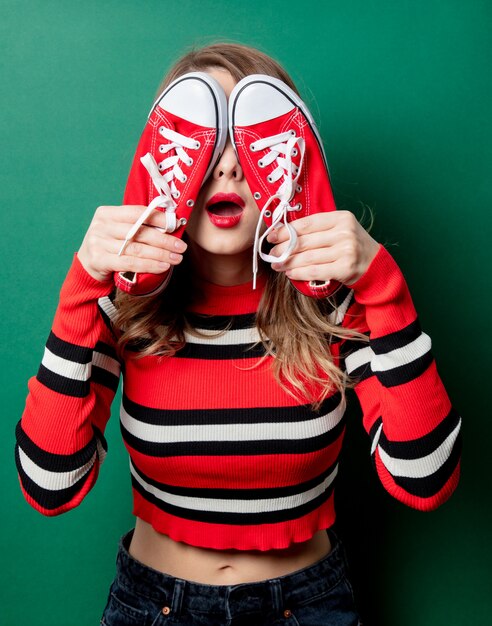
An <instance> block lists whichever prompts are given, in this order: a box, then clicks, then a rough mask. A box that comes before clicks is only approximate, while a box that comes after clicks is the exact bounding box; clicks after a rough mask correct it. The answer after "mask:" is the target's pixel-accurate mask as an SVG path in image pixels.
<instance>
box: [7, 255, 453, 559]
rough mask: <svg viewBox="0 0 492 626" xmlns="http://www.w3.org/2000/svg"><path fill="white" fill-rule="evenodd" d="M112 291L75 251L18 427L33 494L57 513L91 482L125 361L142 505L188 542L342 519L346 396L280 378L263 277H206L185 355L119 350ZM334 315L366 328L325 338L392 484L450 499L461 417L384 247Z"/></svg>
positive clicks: (402, 496)
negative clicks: (290, 388) (363, 338)
mask: <svg viewBox="0 0 492 626" xmlns="http://www.w3.org/2000/svg"><path fill="white" fill-rule="evenodd" d="M110 292H111V284H110V283H109V282H107V283H106V282H104V283H103V282H98V281H96V280H95V279H93V278H92V277H91V276H89V275H88V274H87V273H86V272H85V270H84V269H83V267H82V265H81V264H80V262H79V260H78V258H77V256H75V258H74V262H73V264H72V267H71V269H70V271H69V273H68V275H67V278H66V280H65V282H64V284H63V287H62V290H61V295H60V302H59V306H58V309H57V312H56V316H55V320H54V324H53V327H52V331H51V334H50V336H49V338H48V342H47V345H46V350H45V353H44V357H43V361H42V364H41V366H40V368H39V371H38V374H37V376H35V377H33V378H32V379H31V380H30V381H29V395H28V398H27V401H26V408H25V411H24V413H23V416H22V419H21V420H20V421H19V423H18V424H17V427H16V440H17V444H16V447H15V456H16V464H17V469H18V474H19V480H20V485H21V489H22V492H23V494H24V496H25V498H26V500H27V502H28V503H29V504H31V505H32V506H33V507H34V508H35V509H37V510H38V511H40V512H41V513H43V514H45V515H58V514H60V513H63V512H65V511H68V510H70V509H72V508H74V507H76V506H77V505H78V504H80V502H81V501H82V500H83V498H84V497H85V496H86V495H87V493H88V492H89V490H90V489H91V488H92V486H93V485H94V483H95V481H96V478H97V476H98V473H99V468H100V466H101V464H102V462H103V460H104V458H105V455H106V451H107V443H106V440H105V437H104V431H105V427H106V423H107V421H108V418H109V416H110V406H111V402H112V400H113V397H114V394H115V392H116V389H117V386H118V381H119V377H120V369H121V370H122V371H123V379H124V380H123V393H122V403H121V412H120V424H121V432H122V436H123V440H124V443H125V446H126V448H127V450H128V453H129V464H130V474H131V481H132V489H133V502H134V506H133V513H134V515H136V516H138V517H140V518H141V519H143V520H145V521H147V522H149V523H150V524H152V526H153V527H154V528H155V529H156V530H157V531H158V532H162V533H165V534H167V535H169V536H170V537H171V538H172V539H174V540H176V541H183V542H185V543H189V544H192V545H195V546H202V547H207V548H215V549H229V548H235V549H240V550H253V549H257V550H269V549H274V548H284V547H286V546H288V545H290V544H291V543H293V542H300V541H305V540H307V539H309V538H310V537H311V536H312V535H313V534H314V533H315V532H316V531H317V530H320V529H324V528H328V527H329V526H331V525H332V524H333V522H334V519H335V510H334V499H333V490H334V485H335V482H336V476H337V471H338V460H339V455H340V450H341V447H342V442H343V438H344V432H345V418H344V412H345V406H344V401H343V399H342V397H341V395H340V394H339V393H333V394H332V395H330V396H329V397H328V398H327V399H326V400H325V401H324V402H323V403H322V405H321V407H320V408H319V409H318V410H313V409H312V407H311V405H310V404H309V402H307V401H306V402H304V403H303V402H302V401H301V400H297V401H296V400H295V399H294V398H293V397H292V396H291V395H290V394H288V393H287V392H286V391H285V390H283V389H282V388H281V387H280V386H279V385H278V383H276V382H275V379H274V377H273V374H272V371H271V358H272V357H266V358H263V357H264V352H263V347H262V345H261V344H258V340H259V337H258V334H257V331H256V329H255V312H256V310H257V307H258V304H259V299H260V296H261V289H257V290H256V291H253V290H252V289H251V284H249V283H248V284H245V285H238V286H233V287H223V286H218V285H212V284H207V286H206V289H205V290H204V296H203V298H201V299H200V301H199V302H196V303H195V304H194V305H193V308H192V309H191V310H190V312H189V318H190V319H191V320H192V322H193V325H194V327H195V328H197V329H199V330H200V331H201V332H200V336H197V335H195V334H189V335H186V346H185V347H184V348H183V349H182V350H181V351H179V352H178V353H177V354H176V355H175V356H173V357H167V358H159V357H156V356H149V357H144V358H140V359H135V358H131V354H130V353H128V356H129V358H125V359H124V362H123V363H120V362H119V361H118V358H117V356H116V352H115V337H114V334H113V332H112V325H111V319H112V318H113V317H114V313H115V309H114V306H113V302H112V299H111V293H110ZM331 317H332V321H334V322H335V323H336V324H341V325H343V326H345V327H348V328H357V329H358V330H362V331H363V332H365V333H366V334H367V335H368V336H369V342H368V343H365V342H360V341H354V340H342V341H333V342H332V343H331V344H330V346H329V349H330V350H331V351H332V353H333V355H334V357H335V358H336V359H339V362H340V363H341V364H342V366H343V367H345V368H346V370H347V372H348V373H349V374H350V375H351V376H352V377H353V378H355V379H356V380H357V384H356V386H355V391H356V394H357V396H358V398H359V401H360V403H361V406H362V410H363V424H364V427H365V430H366V431H367V432H368V434H369V437H370V441H371V454H372V456H373V460H374V465H375V468H376V470H377V473H378V475H379V478H380V480H381V482H382V484H383V485H384V487H385V488H386V489H387V491H388V492H389V493H390V494H391V495H393V496H394V497H395V498H397V499H398V500H400V501H401V502H403V503H405V504H407V505H409V506H411V507H415V508H417V509H422V510H429V509H433V508H435V507H437V506H439V505H440V504H441V503H442V502H444V501H445V500H446V499H447V498H448V497H449V496H450V495H451V493H452V492H453V490H454V489H455V487H456V484H457V482H458V477H459V457H460V435H459V430H460V424H461V420H460V417H459V416H458V415H457V413H456V412H455V411H454V410H453V408H452V407H451V404H450V401H449V398H448V396H447V394H446V391H445V389H444V387H443V385H442V382H441V380H440V378H439V375H438V373H437V370H436V365H435V362H434V359H433V357H432V354H431V341H430V339H429V337H428V336H427V335H426V334H425V333H423V332H422V330H421V328H420V326H419V322H418V319H417V315H416V312H415V309H414V306H413V304H412V300H411V297H410V294H409V291H408V288H407V286H406V283H405V280H404V278H403V276H402V273H401V271H400V270H399V268H398V266H397V265H396V263H395V262H394V260H393V258H392V257H391V256H390V254H389V253H388V252H387V251H386V250H385V249H384V248H383V247H382V246H381V247H380V249H379V252H378V254H377V256H376V257H375V259H374V260H373V262H372V263H371V265H370V267H369V268H368V270H367V271H366V273H365V274H364V276H362V278H360V279H359V280H358V281H357V282H356V283H355V284H354V285H352V286H351V287H350V288H348V287H344V288H343V289H342V290H340V292H339V306H338V308H337V309H336V310H334V311H333V313H332V314H331ZM226 327H227V330H226V331H225V332H222V333H217V330H218V329H219V330H223V329H224V328H226Z"/></svg>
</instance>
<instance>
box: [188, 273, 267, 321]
mask: <svg viewBox="0 0 492 626" xmlns="http://www.w3.org/2000/svg"><path fill="white" fill-rule="evenodd" d="M266 281H267V276H266V273H263V274H261V275H260V276H258V277H257V280H256V289H253V281H252V280H251V281H248V282H246V283H241V284H239V285H230V286H224V285H217V284H215V283H210V282H208V281H206V280H203V279H200V278H195V279H194V289H195V290H196V296H197V297H196V300H195V302H194V303H193V304H192V305H191V306H190V307H189V310H190V311H191V312H193V313H199V314H202V315H242V314H246V313H254V312H256V311H257V310H258V305H259V303H260V300H261V296H262V294H263V291H264V288H265V285H266Z"/></svg>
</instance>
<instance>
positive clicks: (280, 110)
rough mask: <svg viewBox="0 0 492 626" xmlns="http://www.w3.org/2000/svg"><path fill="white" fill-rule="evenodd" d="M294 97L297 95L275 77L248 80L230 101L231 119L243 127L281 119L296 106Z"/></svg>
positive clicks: (256, 77)
mask: <svg viewBox="0 0 492 626" xmlns="http://www.w3.org/2000/svg"><path fill="white" fill-rule="evenodd" d="M291 93H292V94H294V92H292V90H291V89H290V88H289V87H288V86H287V85H285V83H283V82H282V81H280V80H278V79H276V78H273V77H272V76H265V75H262V74H251V75H250V76H246V78H243V80H241V81H240V82H239V83H238V84H237V85H236V86H235V87H234V90H233V91H232V93H231V96H230V98H229V116H230V117H229V119H231V120H233V123H234V125H235V126H241V127H242V126H252V125H253V124H258V123H260V122H265V121H267V120H271V119H274V118H276V117H280V116H281V115H284V114H285V113H288V112H289V111H291V110H292V109H293V108H294V107H295V106H296V103H295V101H294V99H293V98H292V97H291Z"/></svg>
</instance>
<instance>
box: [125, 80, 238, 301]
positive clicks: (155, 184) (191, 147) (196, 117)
mask: <svg viewBox="0 0 492 626" xmlns="http://www.w3.org/2000/svg"><path fill="white" fill-rule="evenodd" d="M226 139H227V100H226V96H225V94H224V91H223V89H222V87H221V86H220V85H219V83H218V82H217V81H216V80H215V79H213V78H212V77H211V76H209V75H208V74H205V73H202V72H191V73H188V74H184V75H183V76H180V77H179V78H177V79H176V80H175V81H174V82H172V83H171V84H170V85H169V86H168V87H167V88H166V89H165V90H164V91H163V93H162V94H161V95H160V96H159V98H158V99H157V100H156V102H155V103H154V105H153V107H152V109H151V111H150V113H149V117H148V120H147V124H146V125H145V128H144V130H143V133H142V136H141V138H140V141H139V143H138V146H137V150H136V153H135V157H134V159H133V164H132V167H131V170H130V174H129V177H128V182H127V185H126V189H125V194H124V198H123V203H124V204H142V205H147V210H146V211H144V212H143V213H142V215H141V216H140V218H139V219H138V221H137V222H136V223H135V224H134V225H133V227H132V228H131V229H130V231H129V232H128V234H127V236H126V239H125V242H124V243H123V245H122V247H121V250H120V252H119V254H123V252H124V250H125V248H126V246H127V244H128V243H129V242H130V241H131V239H132V238H133V237H134V236H135V235H136V233H137V231H138V229H139V228H140V227H141V226H142V224H144V223H145V220H146V219H147V218H148V217H149V215H150V214H151V213H152V211H154V210H157V211H163V212H164V213H165V214H166V220H167V224H166V228H165V229H164V230H163V232H168V233H172V234H173V235H174V236H175V237H180V238H181V237H182V236H183V233H184V231H185V227H186V224H187V222H188V219H189V217H190V214H191V211H192V210H193V206H194V204H195V201H196V197H197V195H198V192H199V191H200V187H201V186H202V183H203V181H204V180H205V179H206V178H207V177H208V175H209V174H210V173H211V171H212V169H213V167H214V166H215V164H216V163H217V161H218V159H219V158H220V155H221V154H222V151H223V149H224V145H225V142H226ZM159 230H161V229H159ZM171 269H172V268H171ZM170 276H171V270H168V271H167V272H164V273H162V274H136V273H134V272H119V273H117V274H115V276H114V280H115V283H116V286H117V287H119V288H120V289H122V290H123V291H126V292H128V293H131V294H132V295H136V296H149V295H154V294H157V293H159V292H160V291H162V290H163V289H164V288H165V286H166V284H167V283H168V281H169V278H170Z"/></svg>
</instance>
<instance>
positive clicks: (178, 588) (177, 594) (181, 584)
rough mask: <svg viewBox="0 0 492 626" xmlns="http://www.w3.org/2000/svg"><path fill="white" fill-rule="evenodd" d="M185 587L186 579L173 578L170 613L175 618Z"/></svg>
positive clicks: (181, 603) (180, 605)
mask: <svg viewBox="0 0 492 626" xmlns="http://www.w3.org/2000/svg"><path fill="white" fill-rule="evenodd" d="M185 587H186V580H182V579H181V578H175V579H174V591H173V599H172V605H171V611H172V614H173V615H174V616H175V617H176V618H177V617H179V616H180V614H181V608H182V606H183V598H184V591H185Z"/></svg>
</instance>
